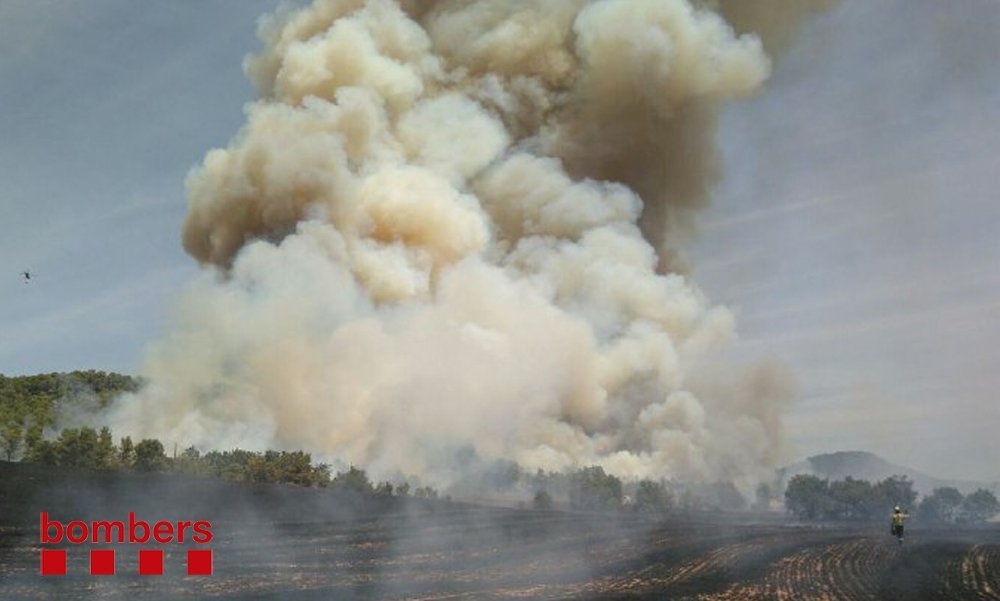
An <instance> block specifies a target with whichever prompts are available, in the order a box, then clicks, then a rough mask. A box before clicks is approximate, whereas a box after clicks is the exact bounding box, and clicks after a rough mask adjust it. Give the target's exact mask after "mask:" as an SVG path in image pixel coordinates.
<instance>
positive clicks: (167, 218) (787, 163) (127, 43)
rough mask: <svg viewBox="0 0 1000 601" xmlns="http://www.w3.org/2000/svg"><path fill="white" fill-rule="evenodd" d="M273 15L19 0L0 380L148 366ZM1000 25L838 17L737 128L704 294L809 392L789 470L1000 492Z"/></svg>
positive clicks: (704, 256)
mask: <svg viewBox="0 0 1000 601" xmlns="http://www.w3.org/2000/svg"><path fill="white" fill-rule="evenodd" d="M275 4H276V2H274V1H270V0H197V1H196V0H177V1H173V2H169V3H167V2H155V3H152V2H148V3H147V2H144V3H137V2H132V1H127V0H89V1H87V2H69V1H51V2H50V1H43V0H0V373H4V374H8V375H10V374H24V373H36V372H47V371H63V370H72V369H81V368H96V369H105V370H116V371H124V372H135V371H136V370H137V368H138V365H139V363H140V361H141V357H142V349H143V347H144V346H145V345H146V344H147V343H148V342H150V341H153V340H155V339H156V338H157V337H158V336H159V333H160V332H161V331H162V328H163V327H164V323H166V321H167V319H168V316H169V311H170V306H171V298H172V297H173V296H174V295H175V294H176V293H177V291H178V290H179V288H180V287H181V286H182V285H183V283H184V282H185V281H187V280H189V279H190V278H191V277H192V275H193V274H194V273H195V272H196V267H195V266H194V264H193V261H191V260H190V259H189V258H188V257H187V256H186V255H184V253H183V251H182V250H181V247H180V242H179V236H180V224H181V221H182V219H183V216H184V212H185V199H184V189H183V180H184V176H185V174H186V173H187V171H188V170H189V169H190V168H191V167H192V166H193V165H195V164H196V163H197V162H198V161H200V159H201V157H202V156H203V155H204V153H205V151H206V150H208V149H209V148H211V147H213V146H221V145H224V144H225V143H226V142H227V141H228V140H229V138H230V137H231V136H232V135H233V134H234V133H235V132H236V130H237V129H238V127H239V126H240V124H241V123H242V122H243V121H244V117H243V114H242V111H241V107H242V105H243V103H244V102H245V101H247V100H249V99H250V98H251V96H252V93H253V91H252V89H251V86H250V85H249V83H247V81H246V79H245V77H244V76H243V74H242V69H241V60H242V57H243V56H244V54H246V53H247V52H249V51H253V50H254V49H256V48H257V47H258V44H257V41H256V38H255V36H254V30H255V22H256V18H257V16H258V15H259V14H261V13H262V12H264V11H265V10H267V9H269V8H270V7H273V6H274V5H275ZM997 31H1000V2H996V1H995V0H962V1H961V2H948V3H944V2H940V1H939V0H894V1H888V0H887V1H883V2H868V1H867V0H844V1H843V2H842V3H841V4H840V5H839V6H838V7H837V8H836V9H834V10H833V11H831V12H830V13H828V14H826V15H824V16H822V17H819V18H817V19H816V20H815V21H814V22H812V23H811V24H810V26H809V27H807V29H806V30H805V31H804V32H803V35H802V36H801V38H800V39H799V42H798V44H797V45H796V46H794V47H793V49H792V50H791V52H790V53H789V55H788V56H787V57H786V59H785V60H784V61H783V62H782V63H780V64H779V65H778V67H777V68H776V70H775V73H774V76H773V78H772V81H771V84H770V85H769V86H768V88H767V90H766V92H765V93H764V94H762V95H761V96H760V97H758V98H756V99H754V100H752V101H749V102H745V103H742V104H740V105H737V106H733V107H732V108H731V109H730V110H728V111H727V113H726V115H725V118H724V120H723V124H722V127H721V131H720V144H721V146H722V148H723V150H724V154H725V163H726V177H725V180H724V181H723V182H721V183H720V185H719V187H718V189H717V194H716V198H715V201H714V205H713V206H712V208H710V209H709V210H708V211H707V212H706V213H705V214H704V215H703V218H702V224H703V232H702V236H701V238H700V239H699V240H698V242H697V243H696V245H695V247H694V248H692V249H691V255H692V257H693V264H694V272H695V278H696V279H697V281H699V282H700V283H701V285H702V286H703V287H704V289H705V290H706V292H707V294H708V295H709V296H710V297H712V298H713V299H714V300H716V301H718V302H722V303H725V304H727V305H729V306H732V307H733V308H735V309H736V310H737V312H738V314H739V316H740V332H741V340H740V342H739V343H738V344H737V345H736V347H735V348H734V354H735V355H736V356H737V357H739V358H741V359H746V360H756V359H758V358H777V359H778V360H780V361H782V362H784V363H785V364H787V365H788V366H789V367H790V368H791V370H792V371H793V372H794V373H795V375H796V377H797V379H798V381H799V394H798V401H797V403H796V405H795V406H794V407H793V408H791V409H790V411H789V415H788V419H787V425H788V431H789V439H790V442H791V443H792V448H791V452H790V456H789V458H790V459H796V458H798V457H800V456H803V455H807V454H813V453H816V452H824V451H832V450H841V449H865V450H872V451H874V452H877V453H879V454H881V455H883V456H885V457H886V458H888V459H890V460H893V461H896V462H899V463H903V464H906V465H910V466H913V467H916V468H918V469H923V470H925V471H928V472H930V473H933V474H938V475H942V476H949V477H970V478H984V479H1000V442H998V440H1000V436H998V434H997V433H998V432H1000V403H998V402H997V401H998V400H1000V399H998V397H1000V395H998V394H997V391H1000V344H998V342H997V341H998V339H1000V108H998V107H1000V61H997V60H996V57H997V56H1000V37H998V36H997V35H996V32H997ZM22 270H30V271H32V272H33V273H34V274H35V275H34V279H33V280H32V282H31V283H30V284H24V283H22V281H21V277H20V273H19V272H20V271H22Z"/></svg>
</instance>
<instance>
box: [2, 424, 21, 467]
mask: <svg viewBox="0 0 1000 601" xmlns="http://www.w3.org/2000/svg"><path fill="white" fill-rule="evenodd" d="M23 441H24V430H23V429H22V428H21V424H19V423H17V422H15V421H11V422H8V423H7V425H6V426H4V427H3V429H0V451H3V454H4V456H6V457H7V461H14V459H15V458H16V457H17V454H18V452H20V450H21V443H22V442H23Z"/></svg>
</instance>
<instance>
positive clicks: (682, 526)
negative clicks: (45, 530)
mask: <svg viewBox="0 0 1000 601" xmlns="http://www.w3.org/2000/svg"><path fill="white" fill-rule="evenodd" d="M215 530H216V532H217V533H218V536H217V539H216V540H215V541H213V544H212V546H213V548H214V550H215V553H216V574H215V575H214V576H211V577H202V578H195V577H186V576H182V575H181V573H182V571H183V553H182V552H181V550H180V549H178V550H177V551H175V552H174V553H172V554H171V555H170V556H168V558H167V566H168V567H167V575H166V576H163V577H143V578H140V577H137V576H133V575H131V574H133V573H134V571H135V558H134V549H133V548H129V547H128V546H127V545H125V546H121V547H119V549H120V551H119V553H120V555H119V557H121V558H122V559H121V560H120V562H121V563H120V564H119V575H118V576H115V577H113V578H111V577H106V578H97V577H91V576H87V575H85V573H86V569H87V568H86V559H85V558H84V557H81V558H78V559H77V560H73V559H71V561H70V575H69V576H66V577H63V578H53V577H46V578H42V577H40V576H38V575H37V557H38V556H37V552H38V551H37V550H38V545H37V543H36V542H35V541H36V540H37V526H36V525H31V526H27V525H25V526H19V527H16V528H11V527H9V526H8V527H6V528H5V529H4V532H3V543H2V546H0V598H2V599H20V598H23V599H43V598H101V599H105V598H108V599H114V598H138V597H141V598H232V599H355V598H365V599H369V598H370V599H422V600H428V601H429V600H444V599H565V598H591V599H700V600H734V601H735V600H744V599H795V600H799V599H858V600H861V599H949V600H950V599H1000V533H998V531H997V530H996V529H988V530H979V531H921V530H920V529H919V528H917V527H912V528H911V530H912V532H911V533H910V534H909V536H908V538H907V540H906V543H905V544H904V545H903V546H902V547H900V546H897V545H896V543H895V542H894V540H893V539H892V538H891V537H890V536H889V535H888V534H887V533H882V532H881V531H879V532H872V531H870V530H867V529H844V528H823V529H818V528H812V527H794V526H786V525H779V524H758V525H752V524H743V525H737V524H705V523H657V522H653V521H650V520H648V519H644V518H642V517H641V516H633V515H625V516H620V515H619V516H598V515H578V514H569V513H558V512H553V513H538V512H531V511H508V510H494V509H482V508H471V507H462V506H454V505H453V506H446V505H442V506H438V507H422V508H413V507H410V508H407V509H406V510H405V511H398V512H393V513H390V514H387V515H382V516H379V517H374V518H365V519H358V520H348V521H330V522H303V523H298V524H267V523H262V522H259V521H254V522H252V523H250V522H244V521H241V522H230V523H227V522H219V523H217V524H216V526H215ZM77 554H78V555H82V553H77Z"/></svg>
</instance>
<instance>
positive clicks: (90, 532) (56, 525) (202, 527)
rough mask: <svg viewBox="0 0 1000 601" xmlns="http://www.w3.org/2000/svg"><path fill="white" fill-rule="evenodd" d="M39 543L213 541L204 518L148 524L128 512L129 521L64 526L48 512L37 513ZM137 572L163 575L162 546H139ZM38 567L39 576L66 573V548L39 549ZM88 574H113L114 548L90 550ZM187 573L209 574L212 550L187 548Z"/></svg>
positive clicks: (133, 513)
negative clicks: (150, 547) (191, 520)
mask: <svg viewBox="0 0 1000 601" xmlns="http://www.w3.org/2000/svg"><path fill="white" fill-rule="evenodd" d="M39 528H40V530H41V542H42V544H43V545H46V544H57V543H60V542H62V541H64V540H65V541H66V542H68V543H71V544H74V545H81V544H84V543H92V544H112V543H119V544H122V543H128V544H139V545H147V544H149V543H159V544H162V545H166V544H169V543H175V542H176V543H184V542H192V543H194V544H197V545H207V544H208V543H210V542H212V523H211V522H208V521H206V520H200V521H197V522H187V521H183V522H168V521H159V522H155V523H154V524H150V523H149V522H146V521H144V520H137V519H136V518H135V512H131V511H130V512H129V514H128V521H127V522H122V521H102V520H99V521H94V522H90V523H87V522H83V521H79V520H76V521H72V522H68V523H66V524H65V525H64V524H63V523H62V522H59V521H57V520H53V519H50V518H49V514H48V512H45V511H43V512H41V514H40V516H39ZM138 558H139V562H138V564H139V575H141V576H162V575H163V549H148V548H146V549H140V550H139V551H138ZM40 564H41V565H40V570H41V574H42V576H65V575H66V549H45V548H43V549H42V550H41V558H40ZM90 574H91V575H92V576H113V575H114V574H115V550H114V549H91V550H90ZM187 574H188V575H189V576H208V575H211V574H212V550H211V549H205V548H199V549H188V551H187Z"/></svg>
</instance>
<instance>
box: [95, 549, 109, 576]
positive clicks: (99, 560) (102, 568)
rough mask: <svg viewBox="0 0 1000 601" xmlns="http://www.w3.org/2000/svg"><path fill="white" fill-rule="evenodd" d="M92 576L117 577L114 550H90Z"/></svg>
mask: <svg viewBox="0 0 1000 601" xmlns="http://www.w3.org/2000/svg"><path fill="white" fill-rule="evenodd" d="M90 575H91V576H114V575H115V550H114V549H91V550H90Z"/></svg>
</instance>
